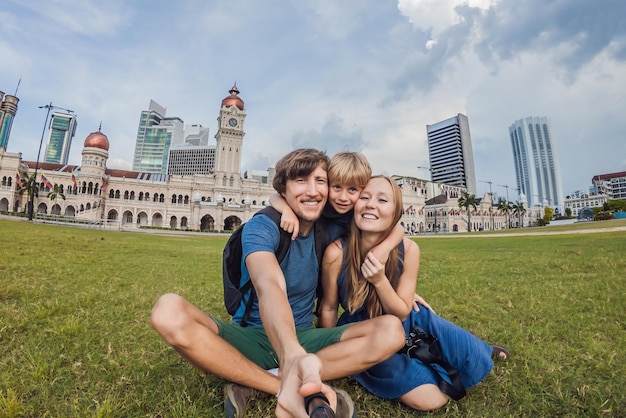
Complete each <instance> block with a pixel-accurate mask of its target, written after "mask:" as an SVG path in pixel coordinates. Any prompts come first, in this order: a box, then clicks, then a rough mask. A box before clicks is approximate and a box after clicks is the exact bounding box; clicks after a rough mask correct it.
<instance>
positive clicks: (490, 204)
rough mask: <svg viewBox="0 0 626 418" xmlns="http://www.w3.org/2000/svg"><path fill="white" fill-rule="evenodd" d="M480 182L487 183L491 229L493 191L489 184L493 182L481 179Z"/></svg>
mask: <svg viewBox="0 0 626 418" xmlns="http://www.w3.org/2000/svg"><path fill="white" fill-rule="evenodd" d="M481 183H488V184H489V200H491V202H490V203H489V223H490V224H491V230H492V231H493V192H492V191H491V184H492V183H493V182H492V181H491V180H489V181H485V180H481Z"/></svg>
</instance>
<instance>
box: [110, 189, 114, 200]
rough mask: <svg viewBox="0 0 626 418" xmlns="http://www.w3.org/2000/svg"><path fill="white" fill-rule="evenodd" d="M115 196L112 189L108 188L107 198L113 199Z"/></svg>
mask: <svg viewBox="0 0 626 418" xmlns="http://www.w3.org/2000/svg"><path fill="white" fill-rule="evenodd" d="M114 197H115V192H114V191H113V189H111V190H109V199H113V198H114Z"/></svg>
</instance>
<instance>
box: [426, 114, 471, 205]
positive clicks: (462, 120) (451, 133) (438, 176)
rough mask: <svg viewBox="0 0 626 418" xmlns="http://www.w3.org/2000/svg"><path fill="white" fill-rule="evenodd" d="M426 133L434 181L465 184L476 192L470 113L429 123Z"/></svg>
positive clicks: (457, 184)
mask: <svg viewBox="0 0 626 418" xmlns="http://www.w3.org/2000/svg"><path fill="white" fill-rule="evenodd" d="M426 133H427V135H428V154H429V157H430V172H431V175H432V180H433V181H435V182H438V183H446V184H452V185H456V186H462V187H465V188H466V189H467V192H468V193H470V194H474V195H475V194H476V173H475V171H474V155H473V152H472V137H471V136H470V130H469V121H468V119H467V116H465V115H463V114H461V113H459V114H458V115H456V116H453V117H451V118H449V119H446V120H443V121H441V122H437V123H435V124H433V125H426Z"/></svg>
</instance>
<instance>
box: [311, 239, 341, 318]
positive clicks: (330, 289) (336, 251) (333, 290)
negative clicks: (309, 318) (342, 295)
mask: <svg viewBox="0 0 626 418" xmlns="http://www.w3.org/2000/svg"><path fill="white" fill-rule="evenodd" d="M342 261H343V249H342V248H341V241H339V240H337V241H335V242H333V243H331V244H330V245H329V246H328V247H327V248H326V251H325V252H324V258H323V259H322V290H323V295H322V303H321V304H320V316H319V319H318V320H317V326H318V327H319V328H332V327H334V326H335V325H337V309H338V308H339V287H338V286H337V280H338V279H339V273H340V271H341V264H342Z"/></svg>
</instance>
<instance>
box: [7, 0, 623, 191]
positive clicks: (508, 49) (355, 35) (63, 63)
mask: <svg viewBox="0 0 626 418" xmlns="http://www.w3.org/2000/svg"><path fill="white" fill-rule="evenodd" d="M0 22H2V23H1V24H0V90H2V91H4V92H5V93H8V94H13V93H14V92H15V88H16V86H17V83H18V80H20V78H21V84H20V86H19V91H18V94H17V95H18V97H19V98H20V103H19V109H18V114H17V116H16V118H15V121H14V123H13V129H12V133H11V139H10V142H9V145H8V151H10V152H22V154H23V158H24V159H26V160H31V161H34V160H35V159H36V157H37V149H38V146H39V140H40V137H41V132H42V128H43V125H44V121H45V117H46V111H45V109H40V108H39V106H43V105H46V104H48V103H50V102H52V104H53V105H55V106H60V107H63V108H68V109H72V110H74V111H75V112H76V113H77V115H78V129H77V133H76V137H75V139H74V144H73V147H72V151H71V153H70V163H72V164H80V152H81V149H82V143H83V141H84V139H85V138H86V137H87V135H88V134H89V133H91V132H94V131H97V130H98V127H99V125H100V123H102V131H103V133H105V134H106V135H107V136H108V138H109V141H110V144H111V146H110V150H109V154H110V157H109V164H108V165H109V167H110V168H121V169H131V166H132V158H133V153H134V146H135V138H136V133H137V124H138V121H139V114H140V112H141V111H142V110H146V109H147V108H148V105H149V102H150V99H154V100H155V101H156V102H157V103H159V104H161V105H163V106H165V107H166V108H167V115H168V116H178V117H180V118H181V119H183V120H184V121H185V123H187V124H202V125H203V126H205V127H208V128H209V129H210V138H211V141H212V142H211V143H214V139H213V136H214V135H215V133H216V129H217V121H216V119H217V116H218V113H219V108H220V103H221V100H222V99H223V98H224V97H226V96H228V90H229V89H230V88H231V87H232V85H233V84H234V83H235V82H236V83H237V86H238V88H239V90H240V92H241V93H240V97H241V98H242V99H243V100H244V101H245V104H246V111H247V118H246V124H245V131H246V136H245V138H244V149H243V161H242V167H243V169H244V170H245V169H266V168H268V167H269V166H273V165H274V163H275V162H276V160H277V159H278V158H279V157H280V156H282V155H283V154H284V153H286V152H288V151H290V150H291V149H294V148H297V147H316V148H320V149H324V150H326V151H327V152H328V153H329V154H331V155H332V154H334V153H335V152H337V151H340V150H343V149H346V148H348V149H350V150H352V151H362V152H363V153H364V154H365V155H366V156H367V157H368V159H369V160H370V162H371V164H372V167H373V170H374V172H375V173H385V174H389V175H392V174H397V175H406V176H417V177H422V178H429V173H428V172H427V171H424V170H423V169H418V168H417V166H424V165H428V146H427V143H426V125H427V124H432V123H435V122H438V121H441V120H443V119H447V118H449V117H452V116H455V115H456V114H458V113H463V114H465V115H467V116H468V118H469V123H470V131H471V135H472V142H473V152H474V160H475V168H476V177H477V181H478V183H477V185H478V191H479V193H484V192H487V191H489V185H488V184H487V183H485V182H487V181H492V182H493V189H494V190H493V191H494V192H497V193H499V194H500V195H501V196H504V195H505V193H506V192H505V188H503V187H500V186H498V185H509V186H511V187H510V189H509V192H510V193H511V194H513V193H514V192H513V190H512V189H513V188H514V187H515V186H514V185H515V174H514V170H513V157H512V151H511V145H510V139H509V134H508V127H509V126H510V125H511V124H512V123H513V122H515V121H516V120H518V119H521V118H523V117H527V116H547V117H548V118H550V120H551V124H552V134H553V139H554V145H555V147H556V152H557V158H558V162H559V164H560V169H561V176H562V179H563V191H564V193H565V194H568V193H571V192H573V191H575V190H580V189H586V188H587V187H588V186H589V185H590V183H591V177H592V176H594V175H596V174H604V173H610V172H615V171H622V170H626V138H625V137H626V134H625V133H626V116H624V115H625V112H624V111H625V110H626V2H624V1H623V0H524V1H519V0H465V1H462V0H397V1H381V0H343V1H335V0H265V1H245V0H228V1H226V0H223V1H220V0H214V1H205V0H178V1H176V2H172V1H166V0H151V1H128V0H126V1H123V0H107V1H100V0H98V1H96V0H81V1H69V0H0ZM44 145H45V144H44ZM42 153H43V151H42ZM511 200H514V199H513V197H512V198H511Z"/></svg>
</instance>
